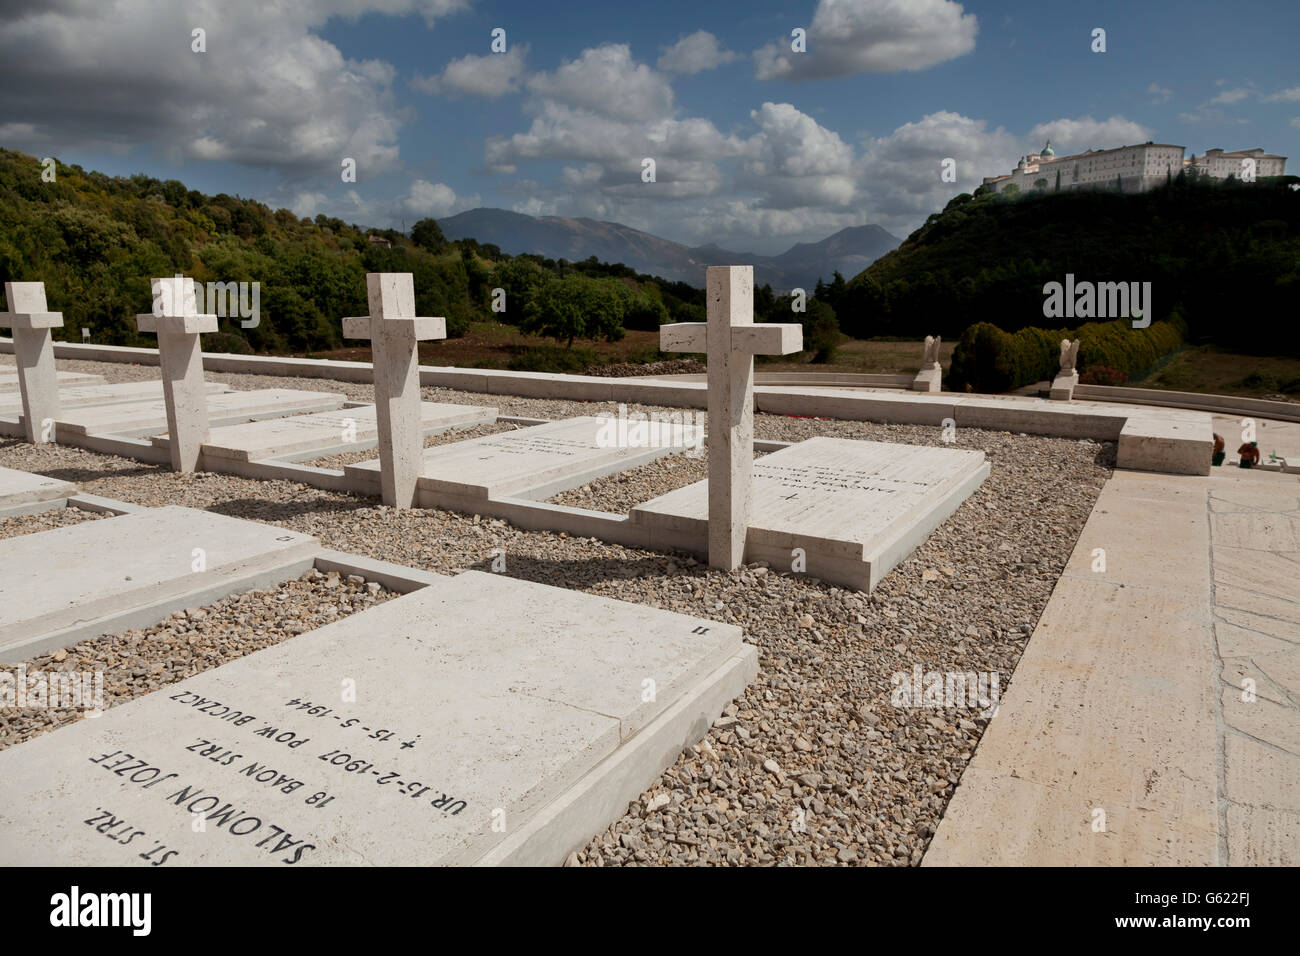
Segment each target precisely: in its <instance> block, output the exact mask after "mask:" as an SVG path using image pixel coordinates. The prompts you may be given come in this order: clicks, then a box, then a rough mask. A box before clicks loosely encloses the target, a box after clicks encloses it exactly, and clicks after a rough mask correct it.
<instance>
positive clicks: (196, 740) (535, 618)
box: [0, 571, 757, 867]
mask: <svg viewBox="0 0 1300 956" xmlns="http://www.w3.org/2000/svg"><path fill="white" fill-rule="evenodd" d="M756 668H757V664H756V649H755V648H754V647H753V646H751V645H747V644H744V643H743V642H742V640H741V631H740V629H739V628H737V627H734V626H731V625H726V624H717V623H715V622H712V621H703V620H700V619H698V618H692V617H686V616H685V615H681V614H676V613H673V612H669V611H662V610H659V609H656V608H651V607H646V606H641V605H635V604H627V603H623V602H619V601H615V600H611V599H609V598H601V597H595V596H593V595H588V594H585V593H583V592H580V591H570V590H566V589H562V588H554V587H549V586H546V585H541V584H534V583H531V582H525V581H517V580H513V579H510V578H506V577H505V576H504V575H496V574H485V573H482V572H476V571H468V572H465V573H463V574H461V575H458V576H457V577H454V578H443V579H440V580H439V581H437V582H436V583H433V584H431V585H429V586H427V587H424V588H421V589H420V590H417V591H414V592H412V593H410V594H406V595H403V596H400V597H397V598H395V599H393V600H390V601H387V602H384V603H382V604H380V605H377V606H375V607H373V608H370V609H368V610H366V611H363V612H360V613H358V614H354V615H352V616H350V617H347V618H344V619H342V620H340V621H336V622H334V623H332V624H329V625H327V626H325V627H322V628H320V629H318V630H315V631H312V632H309V633H307V634H303V635H300V636H298V637H295V638H292V639H290V640H288V641H285V642H283V643H281V644H279V645H276V646H273V647H270V648H266V649H264V650H260V651H257V652H255V653H253V654H250V655H248V656H246V657H243V658H240V659H239V660H236V661H232V662H231V663H228V664H224V665H222V666H220V667H217V668H214V669H212V670H208V671H204V672H203V673H200V674H197V675H195V676H193V677H189V678H187V679H185V680H183V681H180V682H178V683H175V684H171V685H169V686H166V687H163V688H161V689H159V690H157V691H155V692H153V693H150V694H148V695H147V696H144V697H142V698H139V699H137V700H134V701H131V702H128V703H125V704H121V705H119V706H117V707H112V708H110V709H108V710H107V711H106V712H105V713H104V714H103V716H101V717H98V718H96V719H93V720H82V721H80V722H78V723H74V724H72V725H70V726H66V727H63V728H61V729H58V730H55V731H52V732H50V733H47V734H45V735H43V736H41V737H38V738H36V739H34V740H31V741H28V742H26V743H22V744H18V745H16V746H13V747H10V748H9V749H7V750H5V751H3V752H0V864H3V865H6V866H15V865H31V864H44V865H50V864H65V865H66V864H75V865H77V866H130V865H135V866H142V867H159V866H173V867H174V866H194V865H202V866H247V865H265V866H310V865H352V866H355V865H371V866H390V865H420V866H429V865H438V864H448V865H464V864H475V863H479V864H482V863H531V864H558V863H560V862H562V861H563V860H564V858H565V856H566V855H567V854H568V853H569V852H570V851H572V850H574V849H576V848H577V847H579V846H581V845H582V844H584V843H586V842H587V840H589V839H590V838H591V836H592V835H593V834H594V833H596V832H598V831H599V830H601V829H603V828H604V827H605V826H607V825H608V823H609V822H610V821H611V820H614V819H617V817H618V816H619V815H620V814H621V813H622V812H624V810H625V809H626V806H627V802H628V800H632V799H635V798H636V796H637V794H638V793H639V792H641V790H642V789H644V788H645V787H646V786H648V785H650V783H651V782H652V781H653V780H655V779H657V778H658V776H659V775H660V774H661V773H662V771H663V769H664V767H665V766H667V765H668V764H669V763H671V762H672V761H673V760H674V759H676V756H677V755H678V754H679V753H680V752H681V751H682V748H683V747H686V746H690V745H692V744H694V743H696V742H697V741H698V740H699V738H700V736H701V735H702V734H703V732H704V731H705V730H706V729H707V728H708V726H709V724H710V723H711V722H712V721H713V720H714V719H715V718H716V717H717V715H718V714H719V713H720V712H721V710H722V708H723V707H724V706H725V705H726V704H727V702H728V701H730V700H731V699H732V698H734V697H735V696H736V695H737V694H739V693H740V692H741V691H742V690H743V688H744V686H745V684H746V683H747V682H748V681H749V680H750V679H752V677H753V676H754V674H755V672H756ZM108 679H109V680H111V679H112V675H111V673H110V675H108Z"/></svg>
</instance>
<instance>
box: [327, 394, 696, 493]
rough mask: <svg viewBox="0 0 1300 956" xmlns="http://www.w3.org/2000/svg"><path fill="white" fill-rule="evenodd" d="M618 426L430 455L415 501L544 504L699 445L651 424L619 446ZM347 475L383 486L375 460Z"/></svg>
mask: <svg viewBox="0 0 1300 956" xmlns="http://www.w3.org/2000/svg"><path fill="white" fill-rule="evenodd" d="M617 426H618V420H617V419H614V418H596V417H589V416H583V417H579V418H566V419H561V420H559V421H554V422H551V423H549V424H547V425H534V426H531V427H528V428H521V429H519V430H518V431H513V432H503V433H501V434H497V435H485V436H483V437H481V438H471V439H469V440H468V441H462V442H453V443H451V444H447V445H439V446H437V447H435V448H426V449H425V450H424V457H423V460H422V462H421V468H420V478H419V480H418V481H417V482H416V489H417V502H418V503H420V504H426V505H434V506H436V505H437V504H438V503H439V502H440V501H442V500H445V499H446V498H447V497H448V496H450V497H451V498H459V499H474V498H477V499H482V498H488V497H493V498H496V497H502V496H510V497H518V498H530V497H531V498H540V497H545V496H547V495H551V494H557V493H558V492H559V491H561V490H565V489H567V488H575V487H577V486H578V485H581V484H585V483H586V482H588V481H591V480H592V479H594V478H596V477H599V476H601V475H606V474H609V473H611V472H614V471H622V470H625V469H627V468H632V467H635V466H637V465H641V464H644V463H646V462H648V461H653V460H654V459H656V458H659V457H661V456H663V455H666V454H669V453H671V452H673V451H683V450H685V449H687V448H688V447H690V446H692V444H695V445H698V443H699V441H700V440H701V436H700V431H699V428H698V426H695V425H683V424H672V423H667V422H646V423H645V431H644V432H643V433H642V434H640V435H632V434H630V433H629V434H628V436H627V437H628V440H627V441H621V440H620V437H619V435H618V428H617ZM633 427H635V426H629V428H633ZM344 473H345V475H347V476H348V477H349V478H350V479H353V480H355V481H356V482H358V483H359V484H362V485H364V486H366V487H369V488H377V487H378V483H379V477H378V475H379V462H378V460H373V461H365V462H360V463H358V464H355V465H347V466H346V467H345V468H344Z"/></svg>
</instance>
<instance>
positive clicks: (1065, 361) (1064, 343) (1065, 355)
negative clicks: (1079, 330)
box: [1061, 339, 1079, 373]
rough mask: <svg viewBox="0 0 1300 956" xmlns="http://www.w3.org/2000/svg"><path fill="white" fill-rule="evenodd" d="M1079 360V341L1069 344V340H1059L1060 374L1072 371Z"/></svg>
mask: <svg viewBox="0 0 1300 956" xmlns="http://www.w3.org/2000/svg"><path fill="white" fill-rule="evenodd" d="M1078 360H1079V340H1078V339H1075V340H1074V341H1073V342H1071V341H1070V340H1069V339H1061V372H1062V373H1068V372H1073V371H1074V365H1075V363H1076V362H1077V361H1078Z"/></svg>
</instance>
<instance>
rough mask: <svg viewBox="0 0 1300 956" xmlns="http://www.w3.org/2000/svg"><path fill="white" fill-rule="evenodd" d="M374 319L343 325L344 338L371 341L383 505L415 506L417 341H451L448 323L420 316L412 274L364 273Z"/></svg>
mask: <svg viewBox="0 0 1300 956" xmlns="http://www.w3.org/2000/svg"><path fill="white" fill-rule="evenodd" d="M366 294H367V297H368V299H369V302H370V314H369V315H363V316H360V317H349V318H345V319H344V320H343V337H344V338H346V339H369V340H370V357H371V364H372V365H373V366H374V370H375V419H376V423H377V424H378V426H379V481H380V487H381V488H382V489H383V495H384V504H386V505H392V506H394V507H396V508H409V507H411V505H413V504H414V503H415V482H416V480H417V479H418V478H419V477H420V462H421V459H422V458H423V456H424V438H423V434H422V431H421V428H420V358H419V353H418V350H417V344H416V343H418V342H421V341H425V340H428V339H444V338H446V337H447V320H446V319H444V318H442V317H437V318H427V317H417V316H416V314H415V281H414V279H413V278H412V276H411V273H409V272H370V273H367V274H366Z"/></svg>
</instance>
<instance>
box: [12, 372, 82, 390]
mask: <svg viewBox="0 0 1300 956" xmlns="http://www.w3.org/2000/svg"><path fill="white" fill-rule="evenodd" d="M55 378H56V379H57V381H58V383H59V387H60V388H62V387H63V386H65V385H91V384H94V383H96V382H103V381H104V376H102V375H92V374H90V373H89V372H56V373H55ZM18 388H19V380H18V373H17V372H0V392H16V391H18Z"/></svg>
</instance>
